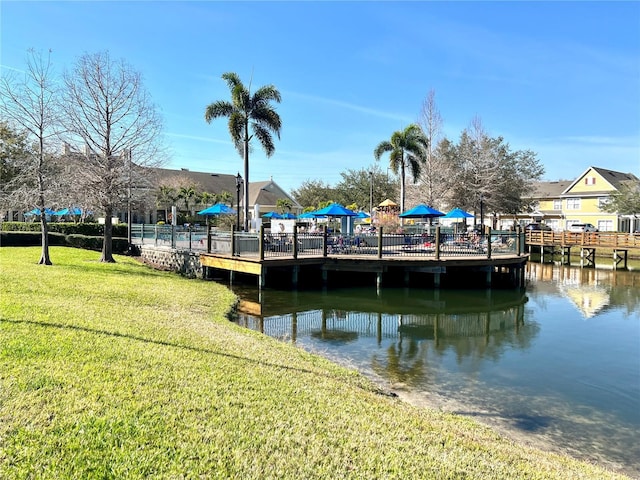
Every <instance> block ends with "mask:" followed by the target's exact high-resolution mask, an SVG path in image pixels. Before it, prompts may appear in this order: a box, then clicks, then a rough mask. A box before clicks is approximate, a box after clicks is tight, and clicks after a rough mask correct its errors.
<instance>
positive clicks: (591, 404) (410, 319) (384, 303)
mask: <svg viewBox="0 0 640 480" xmlns="http://www.w3.org/2000/svg"><path fill="white" fill-rule="evenodd" d="M526 275H527V286H526V288H525V289H524V290H518V291H509V290H494V291H491V290H464V291H460V290H442V291H437V290H426V289H425V290H421V289H414V288H411V289H407V288H398V289H383V290H382V291H381V293H380V295H378V294H377V293H376V290H375V288H351V289H341V290H328V291H325V292H310V291H300V292H288V291H276V290H263V291H262V292H261V293H259V292H258V291H257V289H253V288H247V287H239V286H234V287H233V288H234V290H235V291H236V293H237V294H238V295H239V296H240V297H241V299H242V302H241V304H242V305H241V313H240V315H239V318H238V323H240V324H241V325H244V326H246V327H248V328H251V329H255V330H260V331H262V332H263V333H265V334H267V335H270V336H273V337H276V338H279V339H282V340H283V341H287V342H291V343H294V344H295V345H297V346H299V347H301V348H304V349H307V350H310V351H313V352H316V353H319V354H322V355H324V356H326V357H328V358H330V359H332V360H334V361H336V362H338V363H341V364H344V365H347V366H349V367H352V368H355V369H358V370H359V371H361V372H362V373H363V374H365V375H367V376H368V377H370V378H372V379H373V380H374V381H376V382H377V383H379V384H381V385H382V386H384V387H385V388H387V389H389V390H391V391H393V392H396V393H397V394H398V395H399V396H401V397H402V398H404V399H406V400H407V401H410V402H412V403H414V404H416V405H419V406H429V407H434V408H439V409H442V410H445V411H450V412H456V413H459V414H462V415H468V416H471V417H474V418H476V419H477V420H478V421H481V422H485V423H488V424H490V425H491V426H493V427H494V428H496V429H498V430H499V431H502V432H503V433H505V434H507V435H508V436H510V437H511V438H513V439H515V440H517V441H522V442H525V443H528V444H531V445H535V446H538V447H541V448H545V449H551V450H561V451H563V452H566V453H569V454H570V455H572V456H574V457H577V458H580V459H583V460H589V461H594V462H597V463H600V464H602V465H604V466H606V467H609V468H611V469H614V470H616V471H619V472H622V473H626V474H628V475H630V476H632V477H638V478H640V272H638V271H613V270H602V269H593V268H580V267H579V266H577V267H569V266H559V265H553V264H540V263H531V262H530V263H529V264H528V266H527V274H526Z"/></svg>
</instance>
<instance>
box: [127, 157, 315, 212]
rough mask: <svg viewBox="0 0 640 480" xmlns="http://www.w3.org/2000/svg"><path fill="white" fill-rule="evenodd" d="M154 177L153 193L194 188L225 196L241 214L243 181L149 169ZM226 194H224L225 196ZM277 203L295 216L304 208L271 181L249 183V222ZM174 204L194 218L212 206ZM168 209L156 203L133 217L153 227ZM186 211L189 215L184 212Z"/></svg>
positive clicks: (198, 203)
mask: <svg viewBox="0 0 640 480" xmlns="http://www.w3.org/2000/svg"><path fill="white" fill-rule="evenodd" d="M149 171H150V174H151V176H152V177H153V185H154V186H155V190H156V193H158V192H159V190H160V187H161V186H162V185H164V186H170V187H174V188H177V187H179V186H193V187H194V188H195V190H197V192H198V193H200V194H202V193H208V194H210V195H220V194H226V195H227V197H228V202H226V203H228V204H229V205H230V206H231V207H233V208H234V209H236V210H239V211H240V212H242V211H243V209H244V187H243V185H242V183H241V182H242V181H243V179H242V177H238V176H236V175H228V174H222V173H206V172H192V171H190V170H188V169H184V168H183V169H180V170H172V169H166V168H150V169H149ZM225 192H226V193H225ZM279 200H286V201H288V203H289V204H290V205H291V210H290V211H291V213H293V214H295V215H298V214H300V213H302V209H303V207H302V206H301V205H300V204H299V203H298V202H296V201H295V199H294V198H293V197H291V196H290V195H289V194H288V193H287V192H286V191H284V190H283V189H282V188H281V187H280V186H279V185H278V184H277V183H276V182H275V181H274V180H273V179H270V180H261V181H257V182H250V183H249V216H250V221H251V222H252V223H255V220H256V219H258V218H260V217H261V216H262V215H263V214H265V213H267V212H270V211H272V210H276V209H277V206H278V201H279ZM172 203H173V204H176V206H177V207H178V210H179V211H180V212H182V213H187V214H189V215H194V214H195V213H196V212H198V211H199V210H203V209H205V208H207V207H209V206H211V204H212V202H209V203H206V204H205V203H202V202H199V201H197V199H194V200H193V201H192V202H191V204H189V205H186V204H185V202H184V201H183V200H178V201H175V202H172ZM167 207H169V209H170V207H171V205H161V204H160V203H156V207H155V208H147V209H146V211H144V212H140V211H138V212H134V213H133V215H132V217H133V220H134V223H156V222H158V221H168V220H169V219H166V218H165V211H166V210H167ZM187 210H188V211H187ZM118 216H119V217H121V220H122V221H125V220H126V214H125V212H120V213H119V215H118Z"/></svg>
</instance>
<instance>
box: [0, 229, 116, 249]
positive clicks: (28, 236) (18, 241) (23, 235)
mask: <svg viewBox="0 0 640 480" xmlns="http://www.w3.org/2000/svg"><path fill="white" fill-rule="evenodd" d="M125 233H126V232H125ZM102 241H103V237H101V236H91V235H77V234H70V235H64V234H62V233H59V232H49V245H50V246H55V245H58V246H66V247H76V248H83V249H86V250H97V251H101V250H102ZM38 245H42V233H41V232H4V231H3V232H0V246H3V247H35V246H38ZM112 248H113V253H120V254H126V253H127V249H128V242H127V239H126V238H117V237H114V238H113V242H112Z"/></svg>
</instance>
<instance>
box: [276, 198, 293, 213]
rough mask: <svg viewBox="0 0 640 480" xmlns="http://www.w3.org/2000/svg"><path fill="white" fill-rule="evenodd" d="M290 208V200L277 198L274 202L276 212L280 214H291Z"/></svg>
mask: <svg viewBox="0 0 640 480" xmlns="http://www.w3.org/2000/svg"><path fill="white" fill-rule="evenodd" d="M292 206H293V205H291V200H289V199H288V198H279V199H278V200H276V210H278V211H279V212H280V213H287V212H291V207H292Z"/></svg>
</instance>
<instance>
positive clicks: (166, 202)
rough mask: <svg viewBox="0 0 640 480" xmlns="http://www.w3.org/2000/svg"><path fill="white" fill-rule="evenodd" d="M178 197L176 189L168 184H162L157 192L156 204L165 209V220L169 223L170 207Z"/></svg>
mask: <svg viewBox="0 0 640 480" xmlns="http://www.w3.org/2000/svg"><path fill="white" fill-rule="evenodd" d="M177 199H178V197H177V194H176V189H175V188H173V187H170V186H168V185H160V187H159V188H158V191H157V192H156V204H157V205H158V207H160V208H163V209H164V221H165V222H166V223H169V207H170V206H171V205H173V204H174V203H175V201H176V200H177Z"/></svg>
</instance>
